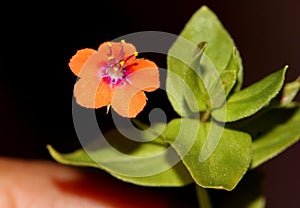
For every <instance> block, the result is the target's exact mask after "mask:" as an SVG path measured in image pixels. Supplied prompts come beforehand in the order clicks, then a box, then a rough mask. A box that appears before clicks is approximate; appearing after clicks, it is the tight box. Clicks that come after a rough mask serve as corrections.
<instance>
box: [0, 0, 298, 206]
mask: <svg viewBox="0 0 300 208" xmlns="http://www.w3.org/2000/svg"><path fill="white" fill-rule="evenodd" d="M204 4H205V5H208V6H209V7H210V8H211V9H212V10H213V11H214V12H215V13H216V14H217V15H218V16H219V18H220V19H221V21H222V23H223V24H224V26H225V27H226V28H227V29H228V31H229V33H230V34H231V36H232V37H233V39H234V40H235V42H236V44H237V46H238V48H239V50H240V52H241V56H242V58H243V63H244V68H245V69H244V70H245V72H244V79H245V80H244V82H245V83H244V86H247V85H249V84H251V83H253V82H255V81H258V80H260V79H261V78H263V77H265V76H267V75H268V74H270V73H271V72H274V71H276V70H278V69H280V68H281V67H282V66H284V65H285V64H288V65H289V66H290V68H289V71H288V73H287V77H286V79H287V81H292V80H294V79H296V77H297V76H298V75H299V74H300V70H299V68H300V57H299V54H300V39H299V38H300V27H299V20H300V12H299V10H300V2H299V1H297V0H285V1H259V0H252V1H237V0H228V1H196V0H185V1H158V0H152V1H98V2H96V3H95V2H92V1H81V2H78V3H74V2H72V3H69V4H68V3H64V4H58V3H55V4H54V3H53V2H45V1H43V2H40V3H28V2H23V3H16V2H11V3H7V2H6V3H1V5H0V15H1V16H0V21H1V22H0V23H1V24H0V28H1V38H0V51H1V55H0V71H1V76H0V118H1V119H0V125H1V126H0V139H1V140H0V155H2V156H10V157H22V158H45V159H51V158H50V157H49V154H48V152H47V150H46V148H45V146H46V144H52V145H53V146H54V147H56V148H57V149H59V150H61V151H72V150H74V149H76V148H78V147H80V144H79V142H78V139H77V136H76V133H75V130H74V127H73V121H72V112H71V110H72V107H71V102H72V92H73V85H74V83H75V81H76V77H75V75H73V74H72V72H71V71H70V70H69V68H68V62H69V59H70V58H71V56H72V55H74V53H75V52H76V51H77V50H78V49H82V48H95V49H96V48H97V47H98V45H99V44H100V43H102V42H104V41H107V40H111V39H114V38H117V37H119V36H122V35H126V34H128V33H132V32H140V31H147V30H154V31H164V32H169V33H173V34H179V33H180V31H181V30H182V28H183V26H184V24H185V23H186V22H187V21H188V19H189V18H190V17H191V15H192V14H193V13H194V12H195V11H196V10H197V9H198V8H199V7H200V6H202V5H204ZM164 65H165V63H161V66H164ZM152 102H153V101H152ZM166 102H167V101H166ZM102 113H103V114H105V113H104V111H103V112H102V110H100V114H102ZM103 125H104V126H105V125H106V126H109V124H103ZM299 152H300V144H299V143H298V144H296V145H293V146H292V147H291V148H289V149H288V150H287V151H285V152H284V153H282V154H281V155H280V156H279V157H276V158H275V159H273V160H271V161H269V162H267V163H266V164H264V165H262V166H261V167H260V168H261V169H262V170H263V171H264V172H265V174H266V178H265V181H264V188H265V192H266V194H267V197H268V207H272V208H274V207H289V208H291V207H298V206H297V204H300V197H299V196H300V195H299V191H298V189H297V187H300V180H299V179H298V177H299V176H300V165H299V156H300V153H299Z"/></svg>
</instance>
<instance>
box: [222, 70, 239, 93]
mask: <svg viewBox="0 0 300 208" xmlns="http://www.w3.org/2000/svg"><path fill="white" fill-rule="evenodd" d="M236 76H237V74H236V70H225V71H223V72H222V74H221V76H220V78H221V80H222V84H223V87H224V90H225V94H226V96H228V95H229V93H230V91H231V90H232V88H233V86H234V85H235V83H236Z"/></svg>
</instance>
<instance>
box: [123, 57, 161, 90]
mask: <svg viewBox="0 0 300 208" xmlns="http://www.w3.org/2000/svg"><path fill="white" fill-rule="evenodd" d="M127 70H128V71H129V72H128V73H129V75H128V76H127V79H128V80H129V81H130V84H131V85H132V86H134V87H135V88H138V89H139V90H143V91H147V92H151V91H154V90H156V89H157V88H159V85H160V81H159V71H158V67H157V66H156V64H155V63H154V62H152V61H150V60H147V59H138V60H135V62H134V63H133V64H132V65H130V66H128V67H127Z"/></svg>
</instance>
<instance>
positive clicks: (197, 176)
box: [164, 118, 252, 190]
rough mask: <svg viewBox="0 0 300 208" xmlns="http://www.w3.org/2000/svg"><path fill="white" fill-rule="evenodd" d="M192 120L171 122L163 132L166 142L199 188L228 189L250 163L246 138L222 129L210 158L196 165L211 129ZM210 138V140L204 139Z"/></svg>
mask: <svg viewBox="0 0 300 208" xmlns="http://www.w3.org/2000/svg"><path fill="white" fill-rule="evenodd" d="M199 123H200V122H199V121H197V120H192V119H185V118H183V119H174V120H172V121H171V122H170V123H169V124H168V126H167V128H166V130H165V132H164V136H165V140H166V141H167V142H169V143H170V144H171V145H172V146H173V147H174V149H175V150H176V151H177V153H178V154H179V155H180V157H181V158H183V159H182V160H183V163H184V165H185V166H186V168H187V169H188V170H189V172H190V174H191V176H192V177H193V179H194V181H195V182H196V183H197V184H198V185H199V186H201V187H204V188H214V189H225V190H232V189H233V188H234V187H235V186H236V185H237V184H238V182H239V181H240V180H241V178H242V177H243V175H244V174H245V172H246V171H247V169H248V167H249V164H250V162H251V156H252V151H251V137H250V135H248V134H246V133H243V132H239V131H235V130H229V129H224V130H223V134H222V135H221V138H220V139H218V140H216V141H219V143H218V144H217V146H216V149H214V151H213V152H212V154H211V155H210V157H208V158H207V159H206V160H205V161H203V162H200V155H201V153H200V150H201V149H202V146H203V145H204V143H205V141H206V140H207V135H209V134H210V131H214V129H212V128H210V126H211V124H210V123H205V124H203V123H201V124H199ZM208 139H212V138H208Z"/></svg>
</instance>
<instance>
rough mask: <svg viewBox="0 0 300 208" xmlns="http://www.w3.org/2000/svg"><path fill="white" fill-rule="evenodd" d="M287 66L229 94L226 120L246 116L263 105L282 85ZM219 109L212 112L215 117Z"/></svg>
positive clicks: (217, 116) (218, 117)
mask: <svg viewBox="0 0 300 208" xmlns="http://www.w3.org/2000/svg"><path fill="white" fill-rule="evenodd" d="M286 70H287V66H285V67H284V68H283V69H281V70H279V71H277V72H274V73H272V74H270V75H269V76H267V77H265V78H264V79H262V80H260V81H259V82H256V83H254V84H252V85H251V86H249V87H247V88H245V89H243V90H241V91H238V92H236V93H234V94H233V95H231V96H230V97H229V99H228V101H227V103H226V120H225V121H226V122H232V121H237V120H240V119H242V118H245V117H248V116H251V115H253V114H254V113H256V112H257V111H259V110H260V109H262V108H263V107H265V106H266V105H267V104H268V103H269V102H270V101H271V99H272V98H274V97H275V96H276V95H277V94H278V93H279V91H280V89H281V88H282V86H283V83H284V78H285V73H286ZM220 113H221V111H219V110H218V109H216V110H215V111H213V112H212V115H213V117H214V118H215V119H217V120H220V121H224V120H222V119H221V118H220V115H221V114H220Z"/></svg>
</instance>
